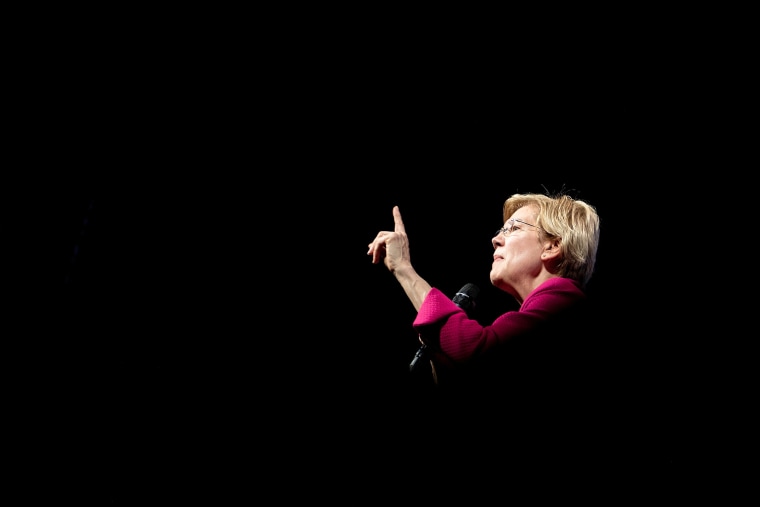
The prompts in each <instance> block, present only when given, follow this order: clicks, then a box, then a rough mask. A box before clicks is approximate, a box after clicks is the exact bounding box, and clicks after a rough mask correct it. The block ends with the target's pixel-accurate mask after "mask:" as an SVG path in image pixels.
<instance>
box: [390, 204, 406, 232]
mask: <svg viewBox="0 0 760 507" xmlns="http://www.w3.org/2000/svg"><path fill="white" fill-rule="evenodd" d="M393 222H394V224H395V228H394V229H393V230H394V231H395V232H406V229H405V228H404V221H403V220H401V211H399V209H398V206H394V207H393Z"/></svg>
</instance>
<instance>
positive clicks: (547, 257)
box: [541, 238, 561, 261]
mask: <svg viewBox="0 0 760 507" xmlns="http://www.w3.org/2000/svg"><path fill="white" fill-rule="evenodd" d="M559 244H560V240H559V239H556V238H555V239H553V240H551V241H547V242H546V243H544V251H543V252H541V260H542V261H551V260H553V259H557V258H558V257H559V254H560V251H561V250H560V247H559Z"/></svg>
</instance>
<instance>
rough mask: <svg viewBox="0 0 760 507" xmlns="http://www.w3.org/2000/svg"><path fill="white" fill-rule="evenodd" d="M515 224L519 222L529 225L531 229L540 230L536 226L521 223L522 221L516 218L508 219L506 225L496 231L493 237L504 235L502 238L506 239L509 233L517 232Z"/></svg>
mask: <svg viewBox="0 0 760 507" xmlns="http://www.w3.org/2000/svg"><path fill="white" fill-rule="evenodd" d="M515 222H520V223H521V224H525V225H530V226H531V227H535V228H536V229H540V227H539V226H537V225H533V224H529V223H528V222H523V221H522V220H518V219H516V218H510V219H509V220H507V224H506V225H505V226H504V227H502V228H501V229H496V233H495V234H494V237H496V236H498V235H499V234H504V237H505V238H506V237H507V236H509V233H511V232H512V231H514V230H515V229H517V230H518V231H519V230H520V228H519V227H517V226H516V225H515Z"/></svg>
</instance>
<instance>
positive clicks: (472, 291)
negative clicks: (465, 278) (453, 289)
mask: <svg viewBox="0 0 760 507" xmlns="http://www.w3.org/2000/svg"><path fill="white" fill-rule="evenodd" d="M478 295H480V289H479V288H478V286H477V285H475V284H474V283H468V284H465V285H464V287H462V288H461V289H459V292H457V293H456V295H455V296H454V299H453V300H452V301H454V304H455V305H457V306H458V307H460V308H464V309H465V310H469V309H470V308H471V307H474V306H475V300H476V299H477V298H478Z"/></svg>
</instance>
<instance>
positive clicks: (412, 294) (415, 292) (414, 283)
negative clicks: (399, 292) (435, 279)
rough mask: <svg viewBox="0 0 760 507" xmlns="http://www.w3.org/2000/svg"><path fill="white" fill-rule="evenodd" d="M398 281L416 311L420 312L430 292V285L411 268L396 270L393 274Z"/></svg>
mask: <svg viewBox="0 0 760 507" xmlns="http://www.w3.org/2000/svg"><path fill="white" fill-rule="evenodd" d="M393 274H394V276H395V277H396V280H398V282H399V283H400V284H401V288H403V289H404V292H405V293H406V295H407V297H408V298H409V301H411V302H412V304H413V305H414V309H415V310H417V311H419V309H420V307H421V306H422V303H423V302H424V301H425V298H426V297H427V295H428V292H430V284H429V283H427V282H426V281H425V279H424V278H422V277H421V276H420V275H418V274H417V272H416V271H415V270H414V268H412V267H411V266H407V267H405V268H404V269H400V268H399V269H396V270H395V271H394V272H393Z"/></svg>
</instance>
